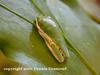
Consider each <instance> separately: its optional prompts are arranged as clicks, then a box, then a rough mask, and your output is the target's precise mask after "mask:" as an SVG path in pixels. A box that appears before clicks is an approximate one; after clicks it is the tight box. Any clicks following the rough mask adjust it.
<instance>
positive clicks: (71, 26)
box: [0, 0, 100, 75]
mask: <svg viewBox="0 0 100 75" xmlns="http://www.w3.org/2000/svg"><path fill="white" fill-rule="evenodd" d="M71 1H72V2H66V4H64V3H62V2H61V1H59V0H20V1H18V0H0V50H1V52H2V53H3V54H4V55H5V56H6V59H9V60H12V61H14V62H16V63H18V64H21V65H23V66H24V67H32V68H34V67H41V68H43V67H46V68H48V67H54V68H65V67H67V70H65V71H63V70H60V71H59V70H47V71H41V70H32V71H30V72H26V74H27V75H74V74H75V75H92V74H93V75H99V74H100V71H99V69H100V66H99V65H100V60H99V57H100V55H99V52H100V51H99V49H100V46H99V44H100V38H99V37H100V33H99V32H100V26H98V24H97V23H96V22H94V21H93V20H92V19H91V18H90V17H88V15H86V13H85V12H84V11H83V10H82V9H80V8H81V7H80V6H79V5H78V3H77V2H76V3H75V4H74V5H71V4H73V2H74V1H73V0H71ZM75 6H76V8H75ZM40 15H49V16H51V17H52V18H53V19H54V20H55V22H56V23H57V24H58V26H59V27H60V29H61V30H62V34H63V35H64V37H65V41H66V46H68V48H69V52H70V57H69V58H68V59H67V61H66V62H64V63H62V64H60V63H58V62H57V61H56V60H55V59H54V58H53V56H52V55H51V53H50V52H49V49H48V48H47V46H46V44H45V42H44V41H43V39H42V38H41V36H40V35H39V34H38V32H37V30H36V28H35V26H34V20H35V19H36V17H38V16H40ZM0 56H1V54H0ZM48 59H49V60H48ZM4 62H5V63H7V62H6V61H4ZM0 64H1V63H0ZM3 74H4V75H6V74H7V73H6V72H5V73H1V75H3ZM11 74H12V75H13V74H14V73H13V72H11ZM15 74H16V73H15ZM22 74H24V73H22ZM22 74H20V73H17V75H22Z"/></svg>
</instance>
